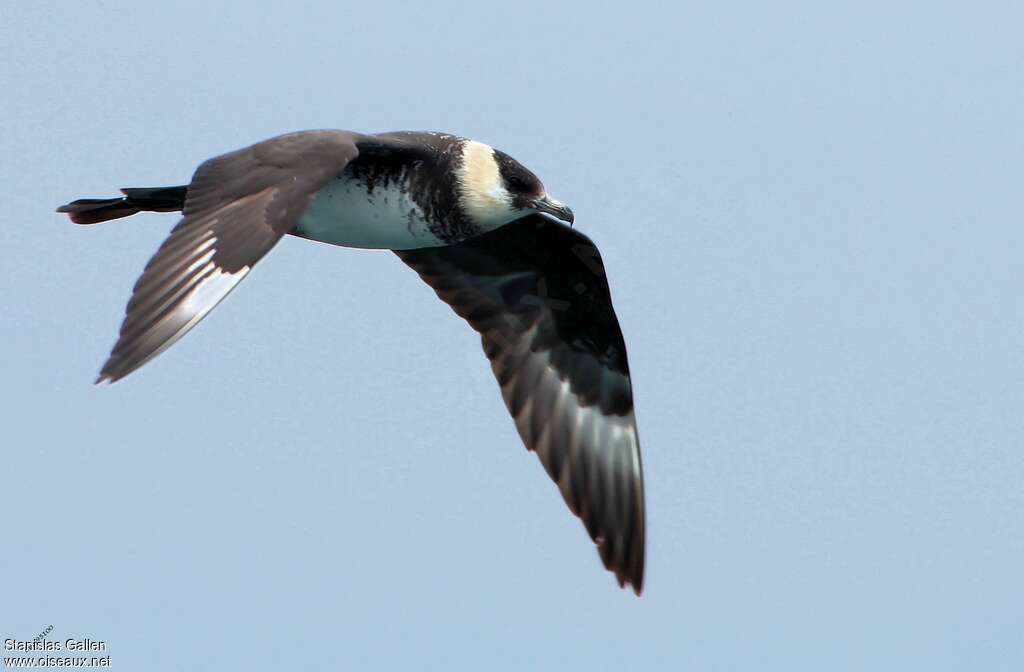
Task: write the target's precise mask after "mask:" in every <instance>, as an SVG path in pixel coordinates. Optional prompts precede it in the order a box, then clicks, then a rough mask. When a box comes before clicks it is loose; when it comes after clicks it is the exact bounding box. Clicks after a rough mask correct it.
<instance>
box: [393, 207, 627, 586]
mask: <svg viewBox="0 0 1024 672" xmlns="http://www.w3.org/2000/svg"><path fill="white" fill-rule="evenodd" d="M396 254H397V255H398V256H399V258H401V260H402V261H404V262H405V263H406V264H408V265H409V266H411V267H412V268H413V269H414V270H415V271H416V272H417V273H419V274H420V277H421V278H423V280H425V281H426V282H427V284H429V285H430V286H431V287H433V288H434V290H435V291H436V292H437V295H438V296H439V297H440V298H441V300H443V301H445V302H446V303H448V304H449V305H451V307H452V308H453V309H454V310H455V312H456V313H458V314H459V315H460V316H461V317H463V318H465V319H466V321H468V322H469V324H470V325H471V326H472V327H473V328H474V329H476V330H477V331H478V332H480V334H481V337H482V339H483V347H484V352H485V354H486V355H487V357H488V358H489V359H490V360H491V368H492V369H493V370H494V375H495V376H496V377H497V379H498V383H499V384H500V385H501V393H502V396H503V397H504V399H505V404H506V405H507V406H508V409H509V411H510V412H511V413H512V416H513V418H514V419H515V422H516V427H517V428H518V429H519V435H520V436H521V437H522V439H523V442H524V443H525V444H526V446H527V448H529V449H530V450H533V451H535V452H536V453H537V455H538V457H540V460H541V463H542V464H543V465H544V468H545V469H546V470H547V472H548V474H549V475H550V476H551V478H552V479H554V480H555V482H556V483H557V484H558V486H559V488H560V489H561V492H562V496H563V497H564V498H565V501H566V503H567V504H568V505H569V508H570V509H572V511H573V513H575V514H576V515H578V516H579V517H580V518H582V520H583V523H584V525H585V526H586V528H587V531H588V532H589V533H590V536H591V538H593V540H594V541H595V542H596V543H597V546H598V550H599V552H600V555H601V559H602V560H603V561H604V565H605V567H607V568H608V569H609V570H611V571H613V572H615V576H616V578H617V579H618V581H619V585H623V584H624V583H625V582H627V581H628V582H629V583H631V584H632V585H633V589H634V590H635V591H636V592H637V594H639V593H640V591H641V589H642V587H643V575H644V535H645V530H644V487H643V472H642V469H641V466H640V444H639V442H638V440H637V432H636V421H635V418H634V415H633V392H632V387H631V385H630V380H629V366H628V364H627V362H626V347H625V344H624V343H623V340H622V332H621V331H620V330H619V324H618V320H616V318H615V312H614V311H613V310H612V304H611V296H610V294H609V291H608V282H607V280H606V279H605V276H604V266H603V265H602V263H601V257H600V255H599V254H598V252H597V248H596V247H594V244H593V243H592V242H591V241H590V240H589V239H588V238H587V237H586V236H584V235H583V234H581V233H579V232H577V231H576V230H574V229H571V228H569V227H567V226H564V225H561V224H556V223H554V222H552V221H550V220H547V219H545V218H544V217H542V216H539V215H536V216H532V217H527V218H525V219H522V220H519V221H517V222H513V223H511V224H508V225H506V226H504V227H501V228H499V229H496V230H494V231H491V232H489V233H485V234H483V235H480V236H477V237H474V238H471V239H469V240H467V241H465V242H462V243H459V244H456V245H450V246H447V247H434V248H425V249H417V250H405V251H400V252H396Z"/></svg>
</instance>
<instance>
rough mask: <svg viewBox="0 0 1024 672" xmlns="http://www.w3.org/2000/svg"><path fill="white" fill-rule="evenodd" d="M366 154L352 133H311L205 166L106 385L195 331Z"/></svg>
mask: <svg viewBox="0 0 1024 672" xmlns="http://www.w3.org/2000/svg"><path fill="white" fill-rule="evenodd" d="M358 153H359V151H358V149H357V148H356V144H355V136H353V135H352V134H350V133H346V132H343V131H303V132H300V133H290V134H288V135H282V136H279V137H276V138H271V139H270V140H266V141H264V142H260V143H257V144H255V145H252V146H251V147H247V148H245V149H241V150H238V151H236V152H231V153H229V154H224V155H223V156H219V157H216V158H213V159H210V160H209V161H206V162H205V163H203V164H202V165H201V166H199V168H198V169H197V170H196V172H195V175H193V177H192V182H191V183H190V184H189V185H188V192H187V196H186V199H185V209H184V217H183V218H182V220H181V221H180V222H178V224H177V226H175V227H174V229H173V230H172V231H171V235H170V237H168V238H167V240H166V241H164V243H163V244H162V245H161V246H160V249H159V250H157V253H156V254H155V255H154V256H153V258H152V259H150V260H149V263H148V264H147V265H146V269H145V270H144V271H143V272H142V277H140V278H139V280H138V282H136V283H135V289H134V290H133V292H132V298H131V300H130V301H129V302H128V308H127V311H126V315H125V319H124V323H123V324H122V325H121V334H120V337H119V338H118V340H117V343H116V344H115V345H114V349H113V351H112V352H111V353H110V357H109V358H108V359H107V362H106V364H104V365H103V369H102V370H101V371H100V375H99V378H98V379H97V381H96V382H104V381H110V382H113V381H115V380H118V379H120V378H123V377H124V376H126V375H128V374H129V373H131V372H132V371H134V370H135V369H137V368H139V367H140V366H142V365H143V364H145V363H146V362H147V361H149V360H150V359H151V358H153V357H155V356H156V355H158V354H159V353H160V352H162V351H163V350H164V349H165V348H167V347H168V346H170V345H171V344H172V343H174V342H175V341H176V340H178V339H179V338H181V337H182V336H183V335H184V334H185V332H187V331H188V330H189V329H191V328H192V327H193V326H195V325H196V323H198V322H199V320H201V319H203V317H205V316H206V314H207V313H209V312H210V310H212V309H213V307H214V306H216V305H217V303H219V302H220V301H221V299H223V298H224V297H225V296H227V294H228V292H230V291H231V290H232V289H234V287H235V285H237V284H238V283H239V282H240V281H241V280H242V278H244V277H245V275H246V274H247V273H248V272H249V269H251V268H252V266H253V264H255V263H256V262H257V261H259V260H260V259H261V258H263V255H265V254H266V253H267V252H268V251H269V250H270V248H272V247H273V246H274V244H275V243H277V241H278V240H280V239H281V237H282V236H283V235H284V234H286V233H288V231H290V230H291V229H292V227H294V225H295V222H296V220H297V219H298V217H299V216H300V215H301V214H302V212H303V211H304V210H305V209H306V207H307V206H308V205H309V203H310V201H311V200H312V199H313V197H314V196H315V195H316V192H317V191H318V190H319V189H320V188H321V187H323V186H324V185H325V184H327V182H328V181H330V179H331V178H333V177H334V176H335V175H337V174H338V173H340V172H341V171H342V170H343V169H344V168H345V166H346V164H348V162H349V161H351V160H352V159H353V158H355V157H356V155H357V154H358Z"/></svg>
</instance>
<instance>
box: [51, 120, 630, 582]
mask: <svg viewBox="0 0 1024 672" xmlns="http://www.w3.org/2000/svg"><path fill="white" fill-rule="evenodd" d="M434 137H435V138H436V137H449V136H436V134H434ZM367 138H369V139H367ZM432 140H433V138H432ZM403 141H407V138H406V136H403ZM364 143H365V144H364ZM361 151H363V153H364V156H365V155H368V154H369V153H370V152H376V153H378V154H386V153H387V152H388V151H390V150H389V149H388V147H387V143H384V149H382V144H381V143H379V142H377V141H376V140H374V139H373V136H359V135H357V134H351V133H346V132H339V131H315V132H313V131H310V132H303V133H295V134H289V135H286V136H280V137H278V138H274V139H271V140H268V141H266V142H264V143H258V144H257V145H254V146H252V147H249V148H246V149H244V150H239V151H237V152H232V153H230V154H226V155H224V156H221V157H217V158H215V159H211V160H210V161H207V162H205V163H204V164H202V165H201V166H200V167H199V169H197V171H196V173H195V175H194V176H193V179H192V181H191V183H190V184H189V185H187V186H182V187H166V188H158V189H125V190H122V191H123V193H124V194H125V195H124V197H122V198H115V199H81V200H78V201H74V202H72V203H69V204H68V205H66V206H62V207H61V208H60V209H59V211H60V212H65V213H68V214H69V215H70V216H71V219H72V220H73V221H75V222H78V223H83V224H91V223H95V222H100V221H105V220H108V219H114V218H118V217H124V216H127V215H131V214H134V213H136V212H140V211H156V212H170V211H177V210H181V211H183V217H182V219H181V220H180V221H179V222H178V224H177V225H176V226H175V227H174V229H173V230H172V231H171V234H170V236H169V237H168V238H167V240H166V241H164V243H163V244H162V245H161V246H160V248H159V250H158V251H157V253H156V254H155V255H154V256H153V258H152V259H151V260H150V261H149V263H148V264H147V265H146V268H145V270H144V271H143V273H142V276H141V277H140V278H139V280H138V281H137V283H136V285H135V288H134V290H133V293H132V297H131V299H130V301H129V303H128V307H127V309H126V316H125V319H124V322H123V324H122V326H121V332H120V336H119V338H118V341H117V343H116V344H115V345H114V348H113V350H112V352H111V354H110V357H109V358H108V360H107V362H106V363H105V364H104V366H103V368H102V370H101V372H100V376H99V379H98V381H97V382H114V381H116V380H119V379H120V378H123V377H124V376H126V375H128V374H129V373H131V372H132V371H134V370H135V369H137V368H139V367H140V366H142V365H143V364H145V363H146V362H147V361H149V360H150V359H151V358H152V357H154V356H156V355H157V354H159V353H160V352H161V351H163V350H164V349H166V348H167V347H168V346H170V345H171V344H172V343H173V342H174V341H176V340H177V339H178V338H180V337H181V336H182V335H184V334H185V333H186V332H187V331H188V330H189V329H190V328H191V327H192V326H194V325H195V324H196V323H198V322H199V321H200V320H201V319H202V318H203V317H204V316H205V315H206V314H207V313H209V311H210V310H212V309H213V308H214V307H215V306H216V305H217V303H218V302H219V301H220V300H222V299H223V298H224V297H225V296H226V295H227V294H228V293H229V292H230V291H231V290H232V289H233V288H234V287H235V286H236V285H237V284H238V282H239V281H241V279H242V278H243V277H244V276H245V275H246V274H247V273H248V271H249V270H250V269H251V268H252V266H253V265H254V264H255V263H256V262H258V261H259V260H260V259H261V258H262V257H263V256H264V255H265V254H266V253H267V252H268V251H269V250H270V249H271V248H272V247H273V246H274V245H275V244H276V243H277V241H278V240H280V238H281V237H282V236H284V235H285V234H289V233H292V234H295V235H300V236H303V237H310V235H309V234H308V231H309V230H310V229H309V228H307V229H306V230H305V231H304V230H303V229H302V227H301V226H299V222H300V219H301V218H302V217H303V216H304V213H308V212H310V210H309V206H310V203H312V202H313V201H314V199H315V198H316V197H317V194H318V193H320V194H321V201H322V200H323V193H326V192H323V191H321V190H323V189H324V187H325V185H327V184H328V183H329V182H330V181H331V180H332V179H335V178H337V177H338V176H339V175H340V174H342V173H343V171H345V170H346V166H347V165H349V164H350V162H352V161H353V160H355V159H356V157H358V156H359V155H360V152H361ZM396 151H397V150H396ZM402 151H404V150H402ZM364 160H365V159H364ZM387 160H394V159H393V157H386V158H384V159H382V161H387ZM378 193H380V192H378ZM556 203H557V202H556ZM559 205H560V204H559ZM566 211H567V209H566ZM309 219H310V218H309V217H308V215H307V216H306V219H305V220H303V221H309ZM424 222H426V223H427V224H429V223H430V222H429V221H428V219H427V218H426V217H424ZM442 224H443V223H442ZM471 225H472V222H469V223H467V224H465V226H471ZM431 226H432V227H433V228H431V229H427V228H422V229H421V231H425V232H426V233H416V232H415V231H413V223H412V222H410V223H409V231H410V234H414V235H417V236H420V238H422V237H424V236H426V235H427V234H430V235H435V236H437V237H443V236H444V235H446V234H445V231H446V229H444V228H440V229H439V228H437V226H436V225H433V224H432V225H431ZM360 235H362V234H360ZM433 242H434V246H431V247H417V248H414V249H405V250H396V251H395V253H396V254H397V255H398V257H399V258H400V259H401V260H402V261H403V262H404V263H406V264H407V265H409V266H410V267H411V268H412V269H413V270H415V271H416V272H417V273H418V274H419V275H420V277H421V278H422V279H423V280H424V281H425V282H426V283H427V284H428V285H430V286H431V287H432V288H433V289H434V291H435V292H436V293H437V295H438V296H439V297H440V298H441V299H442V300H443V301H445V302H446V303H448V304H449V305H450V306H451V307H452V309H453V310H454V311H455V312H456V313H457V314H458V315H459V316H460V317H462V318H464V319H465V320H466V321H467V322H468V323H469V324H470V326H471V327H472V328H473V329H475V330H476V331H477V332H479V333H480V335H481V340H482V344H483V348H484V352H485V354H486V356H487V357H488V359H489V360H490V362H491V368H492V370H493V372H494V375H495V377H496V378H497V380H498V383H499V385H500V387H501V393H502V396H503V398H504V400H505V404H506V406H507V407H508V409H509V411H510V413H511V414H512V417H513V419H514V420H515V424H516V428H517V429H518V431H519V434H520V436H521V437H522V440H523V442H524V443H525V444H526V447H527V448H529V449H530V450H532V451H534V452H535V453H536V454H537V456H538V457H539V458H540V460H541V463H542V464H543V465H544V468H545V470H546V471H547V472H548V475H549V476H550V477H551V478H552V479H553V480H554V481H555V483H556V484H557V485H558V487H559V489H560V491H561V493H562V496H563V497H564V499H565V501H566V503H567V504H568V505H569V508H570V509H571V510H572V511H573V513H575V514H576V515H577V516H579V517H580V518H581V519H582V520H583V523H584V525H585V526H586V529H587V532H588V533H589V534H590V536H591V538H592V539H593V540H594V541H595V543H596V544H597V546H598V550H599V553H600V556H601V559H602V561H603V562H604V565H605V567H607V568H608V569H609V570H611V571H612V572H614V573H615V576H616V578H617V579H618V582H619V584H620V585H624V584H626V583H629V584H631V585H632V586H633V589H634V590H635V591H636V592H637V594H639V593H640V592H641V589H642V586H643V575H644V548H645V538H644V536H645V523H644V489H643V474H642V469H641V463H640V448H639V441H638V438H637V430H636V421H635V418H634V412H633V397H632V387H631V383H630V377H629V366H628V363H627V359H626V349H625V344H624V343H623V339H622V333H621V331H620V329H619V325H618V321H617V319H616V317H615V313H614V311H613V309H612V304H611V297H610V294H609V290H608V283H607V280H606V278H605V275H604V267H603V264H602V262H601V257H600V255H599V254H598V252H597V248H596V247H595V246H594V245H593V243H592V242H591V241H590V240H589V239H588V238H587V237H586V236H584V235H583V234H581V233H579V232H577V231H576V230H574V229H572V228H570V227H568V226H565V225H563V224H561V223H557V222H555V221H553V220H551V219H548V218H547V217H545V216H542V215H540V214H532V215H527V216H524V217H521V218H519V219H516V220H515V221H512V222H511V223H508V224H504V225H502V226H499V227H498V228H494V229H493V230H489V231H485V232H483V233H477V234H475V235H470V237H464V238H461V239H458V240H454V241H447V242H448V244H440V245H438V244H437V243H438V242H442V241H438V240H435V241H433Z"/></svg>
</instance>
